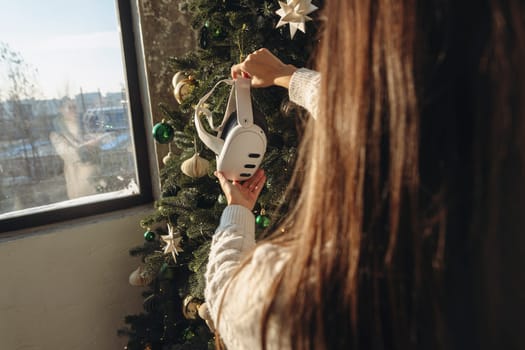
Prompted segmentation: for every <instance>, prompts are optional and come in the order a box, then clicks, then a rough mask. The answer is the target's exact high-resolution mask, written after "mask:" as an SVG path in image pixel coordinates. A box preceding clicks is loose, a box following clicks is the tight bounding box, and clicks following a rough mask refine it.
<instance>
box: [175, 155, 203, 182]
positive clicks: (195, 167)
mask: <svg viewBox="0 0 525 350" xmlns="http://www.w3.org/2000/svg"><path fill="white" fill-rule="evenodd" d="M209 166H210V162H209V161H208V160H206V159H204V158H201V157H199V154H198V153H195V154H194V155H193V157H191V158H189V159H186V160H185V161H184V162H182V164H181V166H180V169H181V170H182V172H183V173H184V174H185V175H188V176H189V177H193V178H195V177H202V176H204V175H206V174H207V173H208V167H209Z"/></svg>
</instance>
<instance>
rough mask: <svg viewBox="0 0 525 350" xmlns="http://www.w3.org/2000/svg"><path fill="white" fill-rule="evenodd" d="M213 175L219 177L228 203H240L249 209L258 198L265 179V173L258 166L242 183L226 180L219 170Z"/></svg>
mask: <svg viewBox="0 0 525 350" xmlns="http://www.w3.org/2000/svg"><path fill="white" fill-rule="evenodd" d="M215 176H217V178H218V179H219V183H220V184H221V188H222V191H223V192H224V195H225V196H226V201H227V202H228V205H234V204H236V205H242V206H243V207H246V208H248V209H249V210H252V209H253V207H254V206H255V202H257V198H259V194H261V191H262V189H263V186H264V182H265V181H266V175H265V174H264V171H263V170H262V169H260V168H259V169H257V171H256V172H255V174H253V176H252V177H251V178H249V179H248V180H246V181H244V182H242V183H241V182H239V181H232V182H230V181H228V180H227V179H226V178H225V177H224V174H223V173H221V172H220V171H216V172H215Z"/></svg>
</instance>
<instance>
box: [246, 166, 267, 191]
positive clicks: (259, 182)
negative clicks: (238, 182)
mask: <svg viewBox="0 0 525 350" xmlns="http://www.w3.org/2000/svg"><path fill="white" fill-rule="evenodd" d="M265 180H266V175H265V174H264V170H262V169H260V168H259V169H257V171H256V172H255V174H253V176H252V177H251V178H250V179H249V180H246V181H245V182H244V183H243V187H246V188H248V189H249V190H250V191H251V192H255V191H257V190H260V189H262V187H263V185H264V181H265ZM259 192H260V191H259Z"/></svg>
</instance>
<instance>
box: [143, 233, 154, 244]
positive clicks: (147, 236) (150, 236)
mask: <svg viewBox="0 0 525 350" xmlns="http://www.w3.org/2000/svg"><path fill="white" fill-rule="evenodd" d="M144 239H145V240H146V241H148V242H151V241H153V240H154V239H155V232H153V231H151V230H147V231H146V232H144Z"/></svg>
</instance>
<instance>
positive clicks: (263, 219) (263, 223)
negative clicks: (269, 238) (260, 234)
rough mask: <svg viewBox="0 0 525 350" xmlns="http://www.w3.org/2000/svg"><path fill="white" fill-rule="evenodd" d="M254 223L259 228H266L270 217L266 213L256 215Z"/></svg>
mask: <svg viewBox="0 0 525 350" xmlns="http://www.w3.org/2000/svg"><path fill="white" fill-rule="evenodd" d="M255 223H256V224H257V225H258V226H259V227H261V228H267V227H268V226H270V218H269V217H268V216H266V215H257V217H256V218H255Z"/></svg>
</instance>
